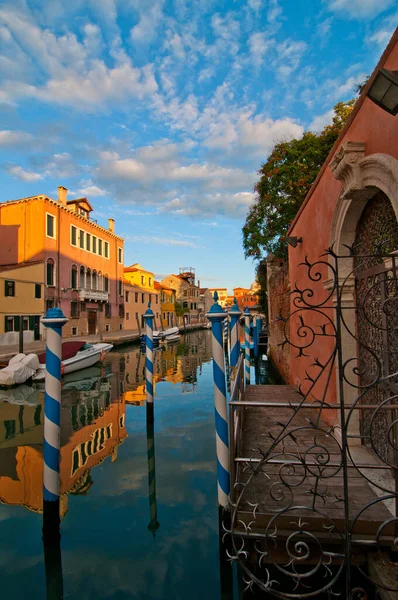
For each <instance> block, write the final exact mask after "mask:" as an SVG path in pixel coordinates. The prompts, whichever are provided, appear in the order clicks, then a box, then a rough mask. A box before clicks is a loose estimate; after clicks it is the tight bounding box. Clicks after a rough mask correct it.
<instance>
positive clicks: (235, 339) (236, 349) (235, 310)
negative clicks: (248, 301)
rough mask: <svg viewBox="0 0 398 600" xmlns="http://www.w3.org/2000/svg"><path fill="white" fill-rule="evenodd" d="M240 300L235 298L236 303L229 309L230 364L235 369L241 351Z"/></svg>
mask: <svg viewBox="0 0 398 600" xmlns="http://www.w3.org/2000/svg"><path fill="white" fill-rule="evenodd" d="M241 314H242V313H241V312H240V310H239V306H238V302H237V300H236V298H234V303H233V305H232V307H231V308H230V310H229V316H230V331H231V354H230V360H229V363H230V366H231V368H232V369H233V368H234V367H236V365H237V364H238V360H239V353H240V340H239V319H240V316H241Z"/></svg>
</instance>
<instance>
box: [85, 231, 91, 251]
mask: <svg viewBox="0 0 398 600" xmlns="http://www.w3.org/2000/svg"><path fill="white" fill-rule="evenodd" d="M86 250H87V251H88V252H90V250H91V235H90V234H89V233H86Z"/></svg>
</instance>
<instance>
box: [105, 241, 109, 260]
mask: <svg viewBox="0 0 398 600" xmlns="http://www.w3.org/2000/svg"><path fill="white" fill-rule="evenodd" d="M104 256H105V258H109V243H108V242H104Z"/></svg>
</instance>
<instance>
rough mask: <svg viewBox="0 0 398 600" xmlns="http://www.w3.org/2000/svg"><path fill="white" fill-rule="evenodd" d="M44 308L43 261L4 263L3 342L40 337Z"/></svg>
mask: <svg viewBox="0 0 398 600" xmlns="http://www.w3.org/2000/svg"><path fill="white" fill-rule="evenodd" d="M44 310H45V302H44V265H43V261H33V262H30V263H25V264H23V263H21V264H19V265H18V264H16V265H8V266H2V267H1V266H0V345H2V344H17V343H18V339H19V329H20V326H22V329H23V339H24V342H33V341H34V340H39V339H40V317H42V316H43V314H44Z"/></svg>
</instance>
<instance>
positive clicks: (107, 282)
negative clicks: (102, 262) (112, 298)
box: [104, 275, 109, 292]
mask: <svg viewBox="0 0 398 600" xmlns="http://www.w3.org/2000/svg"><path fill="white" fill-rule="evenodd" d="M104 291H105V292H109V279H108V275H104Z"/></svg>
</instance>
